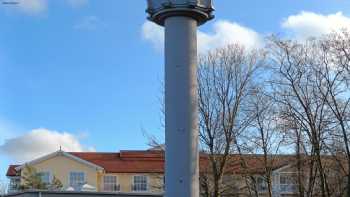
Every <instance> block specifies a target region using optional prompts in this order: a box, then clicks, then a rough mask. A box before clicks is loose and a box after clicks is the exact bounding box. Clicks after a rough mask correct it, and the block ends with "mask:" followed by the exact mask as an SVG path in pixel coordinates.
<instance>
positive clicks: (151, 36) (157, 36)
mask: <svg viewBox="0 0 350 197" xmlns="http://www.w3.org/2000/svg"><path fill="white" fill-rule="evenodd" d="M142 37H143V38H144V39H145V40H147V41H149V42H151V43H152V45H153V47H154V48H155V49H157V50H161V49H163V47H164V46H163V45H164V28H163V27H161V26H159V25H156V24H154V23H152V22H150V21H146V22H145V23H143V25H142Z"/></svg>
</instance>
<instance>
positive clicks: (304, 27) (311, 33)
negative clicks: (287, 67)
mask: <svg viewBox="0 0 350 197" xmlns="http://www.w3.org/2000/svg"><path fill="white" fill-rule="evenodd" d="M282 28H284V29H285V30H286V31H287V34H289V36H290V37H292V38H297V39H299V40H304V39H307V38H309V37H318V36H321V35H324V34H328V33H331V32H333V31H339V30H341V29H350V18H349V17H347V16H344V15H343V13H342V12H337V13H335V14H329V15H322V14H317V13H313V12H300V13H299V14H296V15H291V16H289V17H288V18H287V19H285V20H284V21H283V23H282Z"/></svg>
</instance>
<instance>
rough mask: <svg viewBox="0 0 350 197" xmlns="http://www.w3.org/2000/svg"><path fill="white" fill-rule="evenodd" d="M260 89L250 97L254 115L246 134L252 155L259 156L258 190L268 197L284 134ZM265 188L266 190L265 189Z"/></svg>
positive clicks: (274, 110) (264, 94)
mask: <svg viewBox="0 0 350 197" xmlns="http://www.w3.org/2000/svg"><path fill="white" fill-rule="evenodd" d="M261 86H262V87H261V88H259V89H257V91H256V94H255V95H252V100H251V109H252V112H253V114H254V116H253V121H252V123H251V126H250V129H249V130H248V132H246V134H245V135H246V137H247V140H246V141H248V142H249V146H250V148H249V149H250V150H251V152H250V153H252V154H258V155H259V154H261V156H260V157H257V159H258V160H261V161H260V163H261V164H262V166H261V168H262V169H263V174H262V176H261V177H260V178H262V182H258V184H260V185H258V186H259V187H263V188H258V189H260V190H267V194H268V196H269V197H272V195H273V187H272V186H273V185H272V180H273V176H272V172H273V170H274V167H275V162H276V160H277V159H278V157H279V152H280V147H281V145H283V142H284V133H283V132H280V131H279V130H280V128H279V125H278V123H279V117H278V111H277V109H276V106H275V103H274V101H273V100H272V99H270V97H269V96H268V92H267V91H265V90H264V89H263V86H264V83H263V84H262V85H261ZM265 187H266V188H265Z"/></svg>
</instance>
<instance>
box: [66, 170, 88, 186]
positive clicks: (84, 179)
mask: <svg viewBox="0 0 350 197" xmlns="http://www.w3.org/2000/svg"><path fill="white" fill-rule="evenodd" d="M73 173H76V174H80V173H81V174H83V181H82V182H81V183H80V185H78V184H77V185H73V184H72V178H71V176H72V174H73ZM68 183H69V186H70V187H73V188H74V189H75V190H76V189H78V188H76V187H79V186H83V185H84V184H85V183H86V173H85V172H83V171H70V172H69V176H68Z"/></svg>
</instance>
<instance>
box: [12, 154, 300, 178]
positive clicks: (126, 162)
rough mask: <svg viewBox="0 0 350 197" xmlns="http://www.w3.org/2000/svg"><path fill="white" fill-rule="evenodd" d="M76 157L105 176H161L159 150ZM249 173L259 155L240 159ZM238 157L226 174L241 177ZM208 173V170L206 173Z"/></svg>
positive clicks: (203, 166) (284, 159)
mask: <svg viewBox="0 0 350 197" xmlns="http://www.w3.org/2000/svg"><path fill="white" fill-rule="evenodd" d="M69 154H72V155H74V156H76V157H79V158H81V159H83V160H86V161H88V162H91V163H93V164H96V165H98V166H100V167H102V168H104V170H105V171H106V172H107V173H164V152H163V151H159V150H147V151H120V152H119V153H101V152H70V153H69ZM274 158H275V160H274V162H273V169H277V168H280V167H282V166H285V165H287V164H290V163H291V160H292V159H293V158H294V157H292V156H275V157H274ZM243 159H244V161H245V162H246V165H247V169H249V172H254V173H260V172H263V170H264V169H263V166H264V165H263V158H262V156H261V155H244V156H243ZM241 161H242V157H240V156H239V155H231V156H230V159H229V163H228V165H227V171H228V172H230V173H235V174H241V173H245V172H246V170H247V169H243V168H242V165H241V164H242V163H241ZM207 164H208V157H207V156H206V155H204V154H201V156H200V171H201V172H205V171H208V169H207V166H208V165H207ZM17 166H18V165H11V166H10V167H9V169H8V172H7V174H6V175H7V176H16V173H17V172H16V170H15V167H17ZM209 170H210V169H209Z"/></svg>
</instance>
